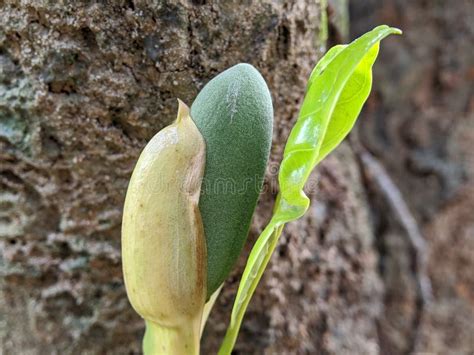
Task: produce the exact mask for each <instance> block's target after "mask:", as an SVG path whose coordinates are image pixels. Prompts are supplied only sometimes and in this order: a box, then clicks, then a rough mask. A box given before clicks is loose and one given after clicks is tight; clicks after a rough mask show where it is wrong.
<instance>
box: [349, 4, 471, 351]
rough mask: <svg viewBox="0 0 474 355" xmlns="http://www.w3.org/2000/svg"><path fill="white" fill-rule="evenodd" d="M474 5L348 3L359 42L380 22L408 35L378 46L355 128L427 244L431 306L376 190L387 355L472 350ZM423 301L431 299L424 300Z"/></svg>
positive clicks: (396, 223)
mask: <svg viewBox="0 0 474 355" xmlns="http://www.w3.org/2000/svg"><path fill="white" fill-rule="evenodd" d="M473 14H474V2H472V1H468V0H465V1H463V0H461V1H452V2H444V1H423V0H415V1H408V0H387V1H364V2H358V1H354V2H352V13H351V16H352V19H353V20H352V23H351V26H352V29H353V35H354V36H357V35H359V34H361V33H363V32H365V31H366V30H368V29H370V28H371V27H372V26H374V25H376V24H379V23H390V24H392V25H395V26H399V27H400V28H402V29H403V30H404V36H403V39H402V40H401V41H397V40H387V41H386V42H385V43H383V44H382V51H381V56H380V60H379V63H378V64H377V66H376V68H375V80H374V82H375V87H374V92H373V94H372V96H371V99H370V100H369V102H368V104H367V105H366V109H365V111H364V113H363V114H362V117H363V119H362V120H361V122H360V124H359V128H360V129H359V131H360V137H361V141H362V142H363V144H364V145H365V146H366V147H367V148H368V149H369V150H370V151H371V152H372V154H373V155H375V156H376V157H378V158H379V160H380V161H381V162H382V163H383V165H384V166H386V168H387V171H388V172H389V174H390V175H391V176H392V177H393V180H394V181H395V183H396V184H397V185H398V186H399V187H400V189H401V191H402V194H403V196H404V198H405V201H406V202H407V204H408V205H409V207H410V210H411V212H412V213H413V215H414V217H415V218H416V220H417V221H418V225H419V229H420V230H421V231H422V233H423V234H424V237H425V239H426V242H427V243H426V244H427V245H426V246H425V249H426V250H425V251H424V252H425V253H426V259H427V260H426V264H427V270H426V275H427V276H428V277H429V278H430V279H431V282H432V288H433V291H432V293H433V295H432V298H433V300H432V302H428V303H426V302H425V303H426V304H424V303H423V297H422V294H421V293H420V290H419V289H417V280H416V273H415V272H414V257H415V256H416V253H417V251H416V248H413V245H412V243H410V241H409V238H407V231H406V230H405V229H404V228H403V226H402V225H403V221H401V220H400V218H397V217H396V214H394V213H392V212H390V208H388V207H387V201H386V200H387V199H386V197H384V195H385V196H386V191H385V193H384V192H383V191H378V192H377V191H374V190H372V189H371V186H370V185H371V184H369V190H371V192H372V193H371V205H372V206H374V209H373V212H374V213H373V216H374V222H375V225H374V228H375V231H376V235H377V245H378V250H379V253H380V261H381V263H380V271H381V276H382V278H383V281H384V290H385V291H384V293H385V296H384V312H383V316H382V317H381V319H380V322H379V337H380V346H381V351H382V352H383V353H391V354H403V353H409V352H423V353H435V354H470V353H472V352H473V351H474V336H473V334H474V272H473V270H474V213H473V211H474V160H473V153H472V144H473V142H474V86H473V82H474V52H473V50H472V43H474V17H473ZM425 301H426V300H425Z"/></svg>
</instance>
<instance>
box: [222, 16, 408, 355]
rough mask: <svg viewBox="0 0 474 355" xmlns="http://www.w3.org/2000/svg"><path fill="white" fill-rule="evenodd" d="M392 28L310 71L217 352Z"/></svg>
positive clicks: (300, 206) (351, 113) (334, 52)
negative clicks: (274, 193)
mask: <svg viewBox="0 0 474 355" xmlns="http://www.w3.org/2000/svg"><path fill="white" fill-rule="evenodd" d="M390 34H401V31H400V30H398V29H396V28H391V27H388V26H385V25H384V26H379V27H377V28H375V29H374V30H372V31H370V32H368V33H366V34H365V35H363V36H361V37H360V38H358V39H356V40H355V41H353V42H352V43H350V44H349V45H344V46H342V45H340V46H335V47H333V48H331V49H330V50H329V51H328V53H327V54H326V55H325V56H324V57H323V58H322V59H321V60H320V61H319V63H318V64H317V65H316V67H315V68H314V70H313V72H312V73H311V76H310V79H309V81H308V86H307V89H306V95H305V98H304V101H303V104H302V107H301V110H300V114H299V117H298V120H297V121H296V124H295V126H294V127H293V129H292V131H291V133H290V136H289V138H288V141H287V143H286V146H285V151H284V154H283V160H282V162H281V165H280V172H279V175H278V181H279V184H280V193H279V194H278V197H277V201H276V204H275V208H274V211H273V217H272V219H271V220H270V223H269V224H268V225H267V227H266V228H265V229H264V231H263V232H262V234H261V235H260V237H259V238H258V240H257V242H256V243H255V245H254V247H253V249H252V251H251V253H250V256H249V259H248V261H247V265H246V267H245V270H244V273H243V275H242V280H241V282H240V285H239V290H238V292H237V296H236V299H235V302H234V307H233V309H232V316H231V321H230V325H229V327H228V329H227V333H226V336H225V338H224V342H223V344H222V346H221V349H220V350H219V354H220V355H227V354H230V353H231V351H232V348H233V346H234V344H235V341H236V339H237V335H238V332H239V328H240V324H241V323H242V319H243V316H244V313H245V310H246V308H247V305H248V303H249V302H250V299H251V297H252V295H253V292H254V291H255V288H256V287H257V284H258V282H259V280H260V278H261V277H262V274H263V272H264V270H265V267H266V265H267V264H268V261H269V260H270V257H271V254H272V252H273V250H274V249H275V246H276V244H277V242H278V238H279V236H280V234H281V232H282V230H283V227H284V225H285V223H288V222H290V221H293V220H296V219H298V218H300V217H301V216H303V215H304V214H305V212H306V210H307V209H308V207H309V202H310V201H309V198H308V197H307V196H306V195H305V193H304V192H303V188H304V185H305V183H306V181H307V179H308V177H309V175H310V174H311V172H312V170H313V169H314V167H315V166H316V165H317V164H318V163H319V162H320V161H321V160H322V159H323V158H324V157H326V156H327V155H328V154H329V153H330V152H331V151H332V150H334V149H335V148H336V147H337V146H338V145H339V143H340V142H341V141H342V140H343V139H344V137H346V136H347V134H348V133H349V132H350V130H351V129H352V127H353V126H354V123H355V120H356V119H357V116H358V115H359V113H360V111H361V109H362V106H363V104H364V102H365V101H366V99H367V97H368V95H369V92H370V89H371V86H372V66H373V64H374V62H375V59H376V58H377V54H378V50H379V42H380V41H381V40H382V39H383V38H385V37H387V36H388V35H390Z"/></svg>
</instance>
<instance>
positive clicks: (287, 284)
mask: <svg viewBox="0 0 474 355" xmlns="http://www.w3.org/2000/svg"><path fill="white" fill-rule="evenodd" d="M379 24H389V25H392V26H395V27H399V28H401V29H402V30H403V31H404V34H403V36H401V37H399V36H396V37H395V36H394V37H391V38H389V39H387V40H384V41H383V42H382V44H381V51H380V55H379V59H378V61H377V62H376V64H375V67H374V82H373V91H372V94H371V96H370V97H369V100H368V102H367V103H366V105H365V108H364V110H363V112H362V113H361V115H360V118H359V121H358V123H357V125H356V128H355V130H354V132H353V133H351V135H350V137H349V139H347V140H346V141H345V142H344V143H343V144H342V145H341V146H340V147H339V148H338V149H337V150H336V151H335V152H334V153H332V154H331V155H330V156H329V157H328V158H327V159H326V160H325V161H324V162H323V163H322V164H321V165H320V166H319V167H318V168H317V169H316V171H315V173H314V174H313V176H312V179H313V180H314V181H315V182H316V183H315V184H314V185H313V186H316V187H315V188H314V189H312V190H311V191H309V192H308V194H309V195H310V197H311V199H312V205H311V208H310V210H309V212H308V214H307V215H306V216H305V218H304V219H302V220H300V221H298V222H297V223H291V224H289V225H288V226H287V228H286V229H285V232H284V234H283V235H282V238H281V240H280V243H279V246H278V248H277V250H276V252H275V254H274V255H273V257H272V261H271V263H270V265H269V268H268V270H267V271H266V273H265V276H264V278H263V280H262V283H261V284H260V285H259V288H258V290H257V292H256V295H255V298H254V299H253V300H252V302H251V304H250V306H249V311H248V313H247V315H246V318H245V320H244V324H243V327H242V331H241V335H240V337H239V340H238V343H237V344H236V348H235V353H236V354H347V353H351V354H416V353H425V354H426V353H430V354H472V353H473V352H474V337H473V334H474V273H473V272H472V270H473V269H474V212H473V211H474V155H473V153H472V144H473V143H474V85H473V83H474V51H473V49H472V45H473V43H474V3H473V2H472V1H470V0H455V1H449V2H448V1H425V0H412V1H408V0H383V1H375V0H367V1H346V0H329V1H328V2H326V1H325V0H319V1H314V0H311V1H310V0H295V1H293V0H291V1H290V0H263V1H243V2H239V1H214V0H179V1H164V0H163V1H156V2H154V3H150V2H146V1H141V0H132V1H113V2H94V1H75V2H69V1H63V2H58V3H55V2H37V1H29V0H28V1H14V0H11V1H0V353H1V354H56V353H58V354H59V353H60V354H83V353H84V354H134V353H139V352H140V348H141V337H142V335H143V322H142V320H141V319H140V318H139V317H138V316H137V315H136V314H135V313H134V312H133V310H132V309H131V307H130V305H129V303H128V300H127V298H126V294H125V289H124V285H123V280H122V271H121V261H120V225H121V213H122V205H123V200H124V196H125V191H126V188H127V183H128V180H129V178H130V174H131V172H132V170H133V166H134V164H135V161H136V159H137V157H138V155H139V153H140V151H141V149H142V148H143V147H144V145H145V144H146V142H147V141H148V140H149V139H150V138H151V137H152V136H153V135H154V134H155V133H156V132H157V131H158V130H159V129H161V128H162V127H164V126H165V125H167V124H169V123H170V122H171V121H172V120H173V119H174V117H175V114H176V109H177V104H176V97H179V98H181V99H183V100H184V101H185V102H187V103H188V104H191V103H192V101H193V98H194V97H195V96H196V94H197V93H198V92H199V90H200V88H202V86H203V85H204V84H205V83H206V82H207V81H209V80H210V79H211V78H212V77H213V76H215V75H216V74H218V73H219V72H221V71H222V70H224V69H226V68H227V67H229V66H231V65H233V64H236V63H238V62H249V63H252V64H253V65H254V66H256V67H257V68H258V69H259V70H260V71H261V72H262V75H263V76H264V78H265V79H266V80H267V82H268V85H269V87H270V90H271V92H272V96H273V101H274V107H275V132H274V137H273V138H274V139H273V148H272V155H271V159H272V162H271V164H270V166H277V164H278V162H279V161H280V160H281V154H282V149H283V147H284V142H285V141H286V138H287V136H288V133H289V130H290V129H291V127H292V126H293V124H294V120H295V119H296V116H297V113H298V109H299V104H300V103H301V100H302V98H303V95H304V89H305V83H306V80H307V78H308V76H309V73H310V72H311V69H312V67H313V66H314V64H315V63H316V61H317V60H318V59H319V58H320V57H321V56H322V55H323V54H324V52H325V51H326V50H327V48H329V47H330V46H332V45H334V44H337V43H344V42H347V41H349V40H351V39H354V38H356V37H358V36H359V35H361V34H363V33H365V32H366V31H368V30H370V29H372V28H373V27H375V26H377V25H379ZM267 175H268V176H267V178H266V182H265V183H266V184H267V186H269V187H271V188H268V189H265V192H264V193H263V194H262V196H261V199H260V202H259V206H258V208H257V213H256V215H255V218H254V222H253V224H252V228H251V231H250V237H249V243H248V245H247V246H246V249H245V251H244V253H243V256H242V258H241V260H240V261H239V265H237V267H236V270H235V272H234V273H233V274H232V275H231V277H230V278H229V280H228V282H227V284H226V286H225V288H224V290H223V292H222V294H221V296H220V298H219V300H218V302H217V304H216V306H215V309H214V310H213V313H212V314H211V317H210V320H209V322H208V326H207V328H206V330H205V333H204V336H203V340H202V346H203V349H202V353H203V354H212V353H215V352H216V349H217V347H218V345H219V343H220V341H221V339H222V336H223V334H224V332H225V329H226V325H227V322H228V319H229V315H230V310H231V306H232V302H233V298H234V296H235V291H236V287H237V284H238V281H239V278H240V274H241V271H242V268H243V266H244V264H245V257H246V255H247V254H248V251H249V249H250V247H251V245H252V243H253V242H254V240H255V238H256V235H258V233H259V232H260V231H261V230H262V229H263V228H264V226H265V224H266V222H267V221H268V218H269V217H270V214H269V213H270V211H271V206H272V204H273V201H274V198H275V190H276V189H275V188H276V186H277V182H276V176H275V174H274V171H271V169H269V172H268V174H267Z"/></svg>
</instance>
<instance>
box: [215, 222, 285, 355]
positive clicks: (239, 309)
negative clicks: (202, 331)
mask: <svg viewBox="0 0 474 355" xmlns="http://www.w3.org/2000/svg"><path fill="white" fill-rule="evenodd" d="M284 227H285V224H284V223H283V224H280V225H276V224H274V223H273V221H270V223H269V224H268V225H267V227H266V228H265V229H264V231H263V232H262V233H261V234H260V236H259V237H258V238H257V241H258V240H260V239H262V240H263V239H266V237H267V236H268V237H269V247H268V251H267V253H266V255H265V258H264V260H263V261H262V262H261V264H260V265H259V268H258V271H257V273H256V275H255V276H254V278H253V281H252V283H251V286H250V288H249V289H248V290H247V292H246V295H245V296H246V297H244V298H243V304H235V303H234V307H233V308H232V316H231V321H230V324H229V326H228V328H227V331H226V334H225V336H224V340H223V342H222V344H221V347H220V349H219V352H218V355H230V354H231V353H232V349H233V348H234V345H235V342H236V341H237V337H238V335H239V330H240V325H241V324H242V320H243V319H244V315H245V311H246V309H247V306H248V304H249V302H250V300H251V298H252V295H253V293H254V292H255V289H256V288H257V285H258V282H259V281H260V279H261V278H262V275H263V272H264V271H265V268H266V266H267V265H268V262H269V261H270V258H271V256H272V254H273V251H274V250H275V247H276V246H277V244H278V239H279V238H280V235H281V232H282V231H283V228H284ZM254 249H257V248H256V245H254V247H253V248H252V252H254ZM252 252H251V255H252ZM249 259H250V257H249ZM248 267H249V265H248V264H247V266H246V268H245V271H246V270H247V268H248ZM245 271H244V274H245ZM241 288H242V281H241V283H240V285H239V292H240V291H241ZM237 295H239V294H237Z"/></svg>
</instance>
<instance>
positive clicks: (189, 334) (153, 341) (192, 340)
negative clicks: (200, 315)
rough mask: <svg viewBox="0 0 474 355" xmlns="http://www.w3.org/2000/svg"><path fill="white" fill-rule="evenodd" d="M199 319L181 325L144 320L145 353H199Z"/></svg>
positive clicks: (179, 354) (189, 354)
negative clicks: (165, 324)
mask: <svg viewBox="0 0 474 355" xmlns="http://www.w3.org/2000/svg"><path fill="white" fill-rule="evenodd" d="M200 327H201V320H200V319H199V321H191V322H190V323H188V324H185V325H184V326H182V327H166V326H162V325H159V324H157V323H153V322H150V321H146V331H145V336H144V337H143V353H144V354H145V355H157V354H163V355H199V340H200Z"/></svg>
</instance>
